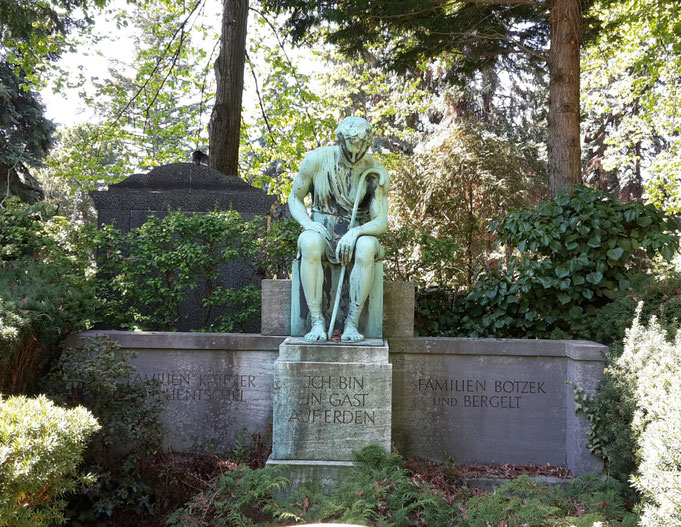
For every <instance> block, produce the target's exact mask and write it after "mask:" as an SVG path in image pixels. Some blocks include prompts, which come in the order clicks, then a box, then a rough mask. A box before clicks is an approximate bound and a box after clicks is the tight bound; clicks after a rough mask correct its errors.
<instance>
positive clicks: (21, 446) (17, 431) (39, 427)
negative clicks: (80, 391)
mask: <svg viewBox="0 0 681 527" xmlns="http://www.w3.org/2000/svg"><path fill="white" fill-rule="evenodd" d="M99 429H100V426H99V425H98V424H97V421H96V420H95V418H94V417H93V416H92V414H91V413H90V412H89V411H87V410H86V409H85V408H83V407H81V406H79V407H76V408H73V409H70V410H67V409H64V408H59V407H58V406H55V405H54V404H53V403H52V401H50V400H48V399H47V398H46V397H45V396H44V395H41V396H39V397H38V398H35V399H29V398H26V397H23V396H22V397H9V398H6V399H0V524H1V525H3V526H6V527H19V526H26V527H28V526H30V527H40V526H42V525H54V524H59V525H61V524H63V523H64V509H65V507H66V502H65V501H64V500H63V497H64V496H66V495H67V494H68V493H69V492H72V491H74V490H76V489H77V488H78V487H79V486H81V485H83V484H85V483H86V482H88V481H89V480H91V477H90V476H84V475H83V474H81V473H80V472H79V470H78V466H79V465H80V463H81V461H82V460H83V449H84V448H85V443H86V441H87V440H88V438H89V437H90V436H91V435H92V434H93V433H94V432H96V431H97V430H99Z"/></svg>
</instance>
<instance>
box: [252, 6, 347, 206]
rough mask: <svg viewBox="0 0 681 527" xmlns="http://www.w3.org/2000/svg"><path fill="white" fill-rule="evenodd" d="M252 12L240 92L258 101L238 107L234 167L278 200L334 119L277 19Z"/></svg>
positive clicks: (320, 143)
mask: <svg viewBox="0 0 681 527" xmlns="http://www.w3.org/2000/svg"><path fill="white" fill-rule="evenodd" d="M252 13H253V14H252V17H251V19H250V20H249V27H248V39H249V42H248V51H247V55H246V66H245V72H244V73H245V79H244V84H245V86H247V88H246V91H245V92H244V93H247V92H248V91H251V93H253V92H256V95H257V97H258V105H257V107H255V106H253V107H249V105H245V106H244V108H243V111H242V129H241V145H240V152H239V171H240V174H241V177H242V178H243V179H245V180H246V181H248V182H249V183H250V184H251V185H254V186H256V187H261V188H263V189H265V190H266V191H267V192H268V193H269V194H276V195H278V196H280V197H282V198H283V197H284V196H287V195H288V193H289V192H290V190H291V183H292V182H293V178H294V176H295V174H296V173H297V171H298V167H299V165H300V162H301V161H302V160H303V157H305V154H307V153H308V152H309V151H310V150H312V149H314V148H318V147H320V146H323V145H324V144H326V143H327V142H328V140H329V139H330V138H332V137H333V131H334V129H335V127H336V124H337V122H336V119H335V118H334V117H333V115H331V114H330V108H332V105H331V104H328V102H326V101H323V100H322V97H320V95H319V94H318V93H315V92H313V91H312V86H311V84H312V79H311V77H310V76H309V75H306V74H304V73H302V72H301V71H300V70H301V68H300V67H299V65H298V61H296V60H295V58H294V57H293V55H292V54H291V53H289V52H287V51H286V49H285V48H284V46H283V43H282V40H281V38H280V35H279V33H280V28H279V27H278V22H277V20H276V18H275V17H272V18H269V17H266V16H265V15H264V13H262V12H261V11H259V10H257V9H255V10H254V11H253V12H252ZM307 53H310V54H313V53H315V52H314V51H312V50H307Z"/></svg>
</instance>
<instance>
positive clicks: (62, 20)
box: [0, 0, 104, 85]
mask: <svg viewBox="0 0 681 527" xmlns="http://www.w3.org/2000/svg"><path fill="white" fill-rule="evenodd" d="M93 5H94V6H98V7H101V6H102V5H104V0H92V1H89V0H25V1H22V2H15V1H13V0H0V55H2V56H3V57H4V58H6V59H8V61H9V62H10V63H12V64H14V65H16V66H18V67H19V68H20V69H21V70H23V72H24V74H25V75H26V76H27V80H28V81H29V82H31V83H33V84H35V85H37V84H38V83H39V77H38V73H39V69H40V67H41V66H43V65H44V64H45V62H47V61H49V60H53V59H55V58H56V57H57V56H58V55H59V54H60V53H61V51H62V50H63V48H64V47H66V45H67V34H68V32H69V31H70V30H72V29H74V28H75V27H81V28H82V27H84V26H85V25H87V24H88V23H89V22H90V21H91V20H90V18H89V16H88V11H87V8H88V7H91V6H93Z"/></svg>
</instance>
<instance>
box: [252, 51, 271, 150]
mask: <svg viewBox="0 0 681 527" xmlns="http://www.w3.org/2000/svg"><path fill="white" fill-rule="evenodd" d="M246 62H248V65H249V67H250V69H251V75H253V82H255V93H256V94H257V96H258V104H259V105H260V112H261V113H262V118H263V119H264V120H265V125H266V126H267V131H268V133H269V134H270V139H271V140H272V144H275V140H274V132H272V127H271V126H270V121H269V120H268V119H267V114H266V113H265V106H264V105H263V103H262V97H261V96H260V88H259V87H258V76H257V75H256V74H255V68H254V67H253V63H252V62H251V58H250V57H249V56H248V51H246Z"/></svg>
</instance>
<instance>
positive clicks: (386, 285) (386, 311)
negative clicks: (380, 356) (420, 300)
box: [383, 282, 414, 338]
mask: <svg viewBox="0 0 681 527" xmlns="http://www.w3.org/2000/svg"><path fill="white" fill-rule="evenodd" d="M383 336H384V337H385V338H387V337H413V336H414V283H413V282H383Z"/></svg>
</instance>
